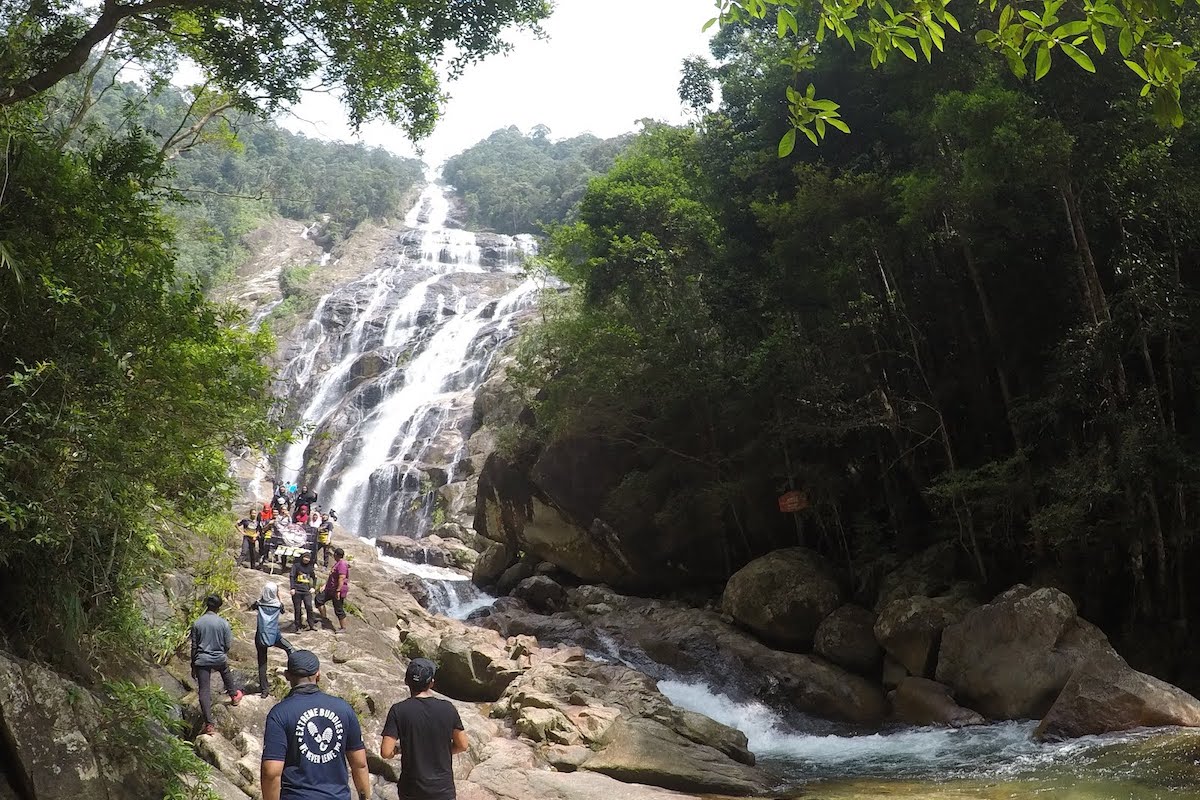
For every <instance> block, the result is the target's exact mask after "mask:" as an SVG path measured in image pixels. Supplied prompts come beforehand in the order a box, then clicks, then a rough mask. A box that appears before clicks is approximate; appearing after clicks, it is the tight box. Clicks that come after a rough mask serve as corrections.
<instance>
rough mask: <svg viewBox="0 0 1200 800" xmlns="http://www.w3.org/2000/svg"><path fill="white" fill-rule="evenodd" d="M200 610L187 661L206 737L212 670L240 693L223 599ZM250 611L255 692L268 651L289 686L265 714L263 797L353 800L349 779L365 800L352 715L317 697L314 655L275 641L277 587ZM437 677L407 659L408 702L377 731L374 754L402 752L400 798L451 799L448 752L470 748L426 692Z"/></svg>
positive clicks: (447, 708)
mask: <svg viewBox="0 0 1200 800" xmlns="http://www.w3.org/2000/svg"><path fill="white" fill-rule="evenodd" d="M207 605H208V611H207V612H206V613H205V614H203V615H202V616H201V617H200V618H199V619H198V620H196V622H195V624H194V625H193V626H192V648H193V655H192V663H193V665H195V667H196V669H197V673H198V674H197V681H196V683H197V687H198V689H199V692H200V707H201V709H202V710H203V712H204V715H205V720H206V725H205V727H204V730H203V733H204V734H211V733H214V732H215V728H214V727H213V725H212V723H211V706H212V698H211V696H210V692H211V675H212V673H213V672H217V673H219V674H220V676H221V679H222V680H223V681H224V684H225V688H226V691H228V692H229V695H230V698H231V705H235V706H236V705H238V703H240V702H241V699H242V697H243V692H242V691H241V690H240V689H238V688H236V687H235V686H234V684H233V682H232V678H231V677H230V674H229V666H228V659H227V654H228V651H229V647H230V645H231V644H232V641H233V631H232V629H231V628H230V626H229V623H228V622H227V621H225V619H224V618H222V617H221V616H220V615H219V614H218V613H217V612H218V611H220V608H221V598H220V597H217V596H212V597H209V598H208V600H207ZM252 608H254V609H255V610H257V611H258V629H257V633H256V636H255V644H256V645H257V646H258V648H259V654H260V655H259V668H258V669H259V671H258V677H259V683H260V686H262V687H265V686H266V672H265V664H266V658H265V654H266V650H267V648H269V647H282V648H283V649H284V650H286V651H287V654H288V660H287V670H286V672H285V673H284V675H285V676H286V677H287V680H288V683H289V684H290V686H291V691H290V692H289V693H288V695H287V697H285V698H284V699H283V700H281V701H279V702H278V703H276V704H275V707H274V708H272V709H271V711H270V712H269V713H268V714H267V722H266V729H265V732H264V736H263V753H262V763H261V767H260V773H259V781H260V784H261V790H262V797H263V800H315V798H326V799H327V800H350V786H349V784H350V780H351V778H352V779H353V782H354V787H355V789H356V790H357V792H358V800H370V798H371V776H370V773H369V771H368V769H367V754H366V745H365V743H364V742H363V735H362V726H361V724H360V723H359V720H358V715H357V714H355V712H354V709H353V708H351V707H350V704H349V703H347V702H346V701H345V700H342V699H341V698H339V697H333V696H331V695H328V694H326V693H324V692H322V691H321V688H320V682H321V661H320V659H319V658H318V657H317V655H316V654H315V653H313V652H311V651H309V650H297V649H295V648H293V647H291V645H289V644H288V643H287V641H286V640H284V639H283V637H282V636H280V635H279V613H280V609H281V608H282V604H281V603H279V602H278V588H277V587H276V586H275V584H267V586H266V587H264V588H263V593H262V596H261V597H260V598H259V599H258V601H256V602H255V603H254V604H253V605H252ZM436 674H437V665H436V664H434V663H433V662H432V661H430V660H429V659H425V658H416V659H413V660H412V662H410V663H409V665H408V669H407V670H406V671H405V675H404V682H405V684H406V685H407V686H408V690H409V695H410V696H409V698H408V699H407V700H402V701H401V702H399V703H396V704H395V705H393V706H392V707H391V709H389V710H388V714H387V720H386V722H385V723H384V726H383V735H382V737H381V740H380V743H379V755H380V756H381V757H382V758H384V759H392V758H395V757H396V756H397V755H399V756H400V780H399V787H398V788H399V794H400V797H401V798H403V799H404V800H454V797H455V789H454V768H453V756H454V755H455V754H456V753H462V752H465V751H466V750H467V747H468V741H467V735H466V732H465V731H464V729H463V724H462V719H461V717H460V716H459V713H458V709H456V708H455V707H454V705H453V704H452V703H450V702H448V701H446V700H443V699H441V698H438V697H435V696H434V694H433V689H434V685H435V676H436ZM263 696H264V697H265V696H267V693H266V692H265V691H264V693H263Z"/></svg>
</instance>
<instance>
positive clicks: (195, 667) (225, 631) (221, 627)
mask: <svg viewBox="0 0 1200 800" xmlns="http://www.w3.org/2000/svg"><path fill="white" fill-rule="evenodd" d="M204 605H205V607H206V608H207V609H208V610H207V611H205V612H204V613H203V614H202V615H200V618H199V619H197V620H196V621H195V622H193V623H192V659H191V660H192V675H193V676H194V677H195V678H196V691H197V693H198V694H199V696H200V713H201V714H203V715H204V729H203V730H202V731H201V733H202V734H210V733H216V731H217V726H216V724H215V723H214V722H213V716H212V674H213V673H214V672H218V673H220V675H221V683H223V684H224V685H225V691H226V692H227V693H228V694H229V704H230V705H231V706H236V705H237V704H238V703H240V702H242V697H243V696H244V695H245V693H244V692H243V691H242V690H241V689H240V688H238V686H237V684H235V683H234V681H233V677H232V676H231V675H230V674H229V648H230V647H232V646H233V629H232V628H230V627H229V623H228V622H226V621H225V620H224V619H222V618H221V616H220V615H219V614H218V613H217V612H218V611H220V610H221V598H220V597H219V596H218V595H215V594H213V595H209V596H208V597H206V598H205V600H204Z"/></svg>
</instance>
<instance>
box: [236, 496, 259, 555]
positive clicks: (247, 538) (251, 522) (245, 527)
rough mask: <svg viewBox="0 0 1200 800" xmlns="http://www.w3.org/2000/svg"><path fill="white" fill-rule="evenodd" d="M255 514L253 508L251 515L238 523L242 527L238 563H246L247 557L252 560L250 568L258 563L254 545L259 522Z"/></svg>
mask: <svg viewBox="0 0 1200 800" xmlns="http://www.w3.org/2000/svg"><path fill="white" fill-rule="evenodd" d="M255 516H256V512H255V510H254V509H251V510H250V516H249V517H246V518H245V519H242V520H239V521H238V524H237V526H238V527H239V528H241V529H242V551H241V553H239V554H238V561H237V565H238V566H239V567H240V566H242V564H244V563H246V561H247V559H249V562H250V569H254V567H255V564H256V563H257V562H255V560H254V545H255V540H256V539H257V538H258V533H257V531H256V530H253V529H254V528H256V527H257V523H256V522H255V519H254V517H255Z"/></svg>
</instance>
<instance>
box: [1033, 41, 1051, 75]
mask: <svg viewBox="0 0 1200 800" xmlns="http://www.w3.org/2000/svg"><path fill="white" fill-rule="evenodd" d="M1049 71H1050V45H1048V44H1043V45H1042V46H1041V47H1039V48H1038V53H1037V66H1036V67H1035V68H1034V73H1033V79H1034V80H1035V81H1040V80H1041V79H1042V78H1044V77H1045V76H1046V73H1047V72H1049Z"/></svg>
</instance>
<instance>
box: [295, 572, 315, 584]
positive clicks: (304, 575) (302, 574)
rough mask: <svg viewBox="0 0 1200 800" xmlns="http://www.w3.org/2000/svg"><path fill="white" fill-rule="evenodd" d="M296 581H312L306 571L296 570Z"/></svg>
mask: <svg viewBox="0 0 1200 800" xmlns="http://www.w3.org/2000/svg"><path fill="white" fill-rule="evenodd" d="M296 583H312V578H310V577H309V575H308V573H307V572H298V573H296Z"/></svg>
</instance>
